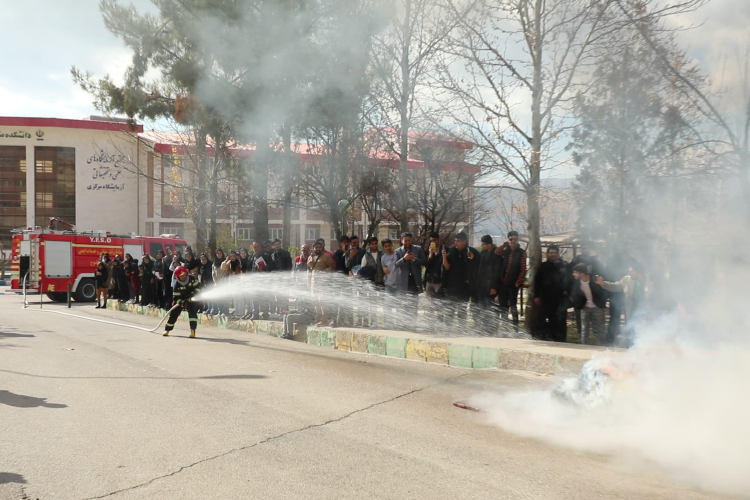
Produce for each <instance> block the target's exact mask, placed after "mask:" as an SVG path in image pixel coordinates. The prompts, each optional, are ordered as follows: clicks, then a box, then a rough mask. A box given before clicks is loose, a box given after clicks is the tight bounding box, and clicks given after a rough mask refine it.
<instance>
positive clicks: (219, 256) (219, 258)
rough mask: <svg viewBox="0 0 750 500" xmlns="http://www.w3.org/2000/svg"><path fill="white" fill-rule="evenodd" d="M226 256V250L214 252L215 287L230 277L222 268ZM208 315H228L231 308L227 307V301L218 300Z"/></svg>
mask: <svg viewBox="0 0 750 500" xmlns="http://www.w3.org/2000/svg"><path fill="white" fill-rule="evenodd" d="M226 258H227V257H226V255H224V250H222V249H221V248H217V249H216V252H214V261H213V270H212V271H213V282H214V286H219V285H221V284H223V283H224V282H225V280H226V279H227V276H229V272H228V271H226V270H225V269H223V268H222V264H223V263H224V261H225V260H226ZM208 314H219V315H227V314H229V306H228V305H227V301H226V299H217V300H216V301H214V302H213V304H212V308H211V310H210V311H209V312H208Z"/></svg>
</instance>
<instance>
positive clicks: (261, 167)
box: [251, 135, 271, 245]
mask: <svg viewBox="0 0 750 500" xmlns="http://www.w3.org/2000/svg"><path fill="white" fill-rule="evenodd" d="M261 137H262V138H261V139H260V140H258V143H257V144H258V148H257V155H256V156H255V161H253V167H252V169H251V172H252V179H251V183H252V186H253V194H254V198H255V200H254V201H255V206H254V207H253V209H254V210H253V226H254V227H255V241H257V242H258V243H260V244H261V245H263V243H265V242H266V240H268V169H269V163H270V161H271V149H270V147H269V145H268V138H269V137H270V136H269V135H263V136H261Z"/></svg>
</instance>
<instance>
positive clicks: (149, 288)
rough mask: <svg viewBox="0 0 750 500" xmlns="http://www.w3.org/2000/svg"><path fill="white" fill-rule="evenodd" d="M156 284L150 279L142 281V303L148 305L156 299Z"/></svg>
mask: <svg viewBox="0 0 750 500" xmlns="http://www.w3.org/2000/svg"><path fill="white" fill-rule="evenodd" d="M154 292H155V285H154V284H153V283H151V282H150V280H149V281H146V280H144V281H143V283H141V305H143V306H147V305H149V304H151V303H152V302H153V301H154Z"/></svg>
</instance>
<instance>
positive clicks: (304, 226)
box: [0, 117, 472, 249]
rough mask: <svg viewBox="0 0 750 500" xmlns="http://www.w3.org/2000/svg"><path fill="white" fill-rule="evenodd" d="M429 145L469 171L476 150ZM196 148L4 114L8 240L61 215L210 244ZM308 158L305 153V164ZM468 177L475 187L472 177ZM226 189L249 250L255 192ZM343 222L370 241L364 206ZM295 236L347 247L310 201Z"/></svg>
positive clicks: (3, 218)
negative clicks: (200, 203)
mask: <svg viewBox="0 0 750 500" xmlns="http://www.w3.org/2000/svg"><path fill="white" fill-rule="evenodd" d="M420 141H421V142H422V144H423V147H422V148H421V149H422V150H425V149H426V148H425V147H424V144H427V145H429V146H430V148H432V149H434V148H435V147H438V146H441V147H443V148H445V147H446V144H447V145H448V149H450V150H452V151H455V153H451V154H452V155H460V157H456V158H450V160H451V161H452V162H454V163H453V165H454V167H455V165H459V166H460V168H465V166H466V164H464V163H463V152H464V151H465V150H466V149H468V148H469V147H470V146H467V145H460V147H458V148H456V147H455V143H451V142H447V143H446V141H442V140H441V141H442V143H444V144H437V143H436V141H435V140H434V139H429V140H428V141H425V138H424V137H415V138H414V144H415V145H416V144H418V143H419V142H420ZM188 142H189V140H186V139H185V138H184V137H179V136H178V134H175V133H163V132H153V131H147V132H144V130H143V127H142V126H140V125H136V126H131V124H129V123H127V122H125V121H124V120H123V121H118V120H111V119H107V118H101V117H90V118H89V119H84V120H66V119H56V118H18V117H0V243H3V244H5V247H6V248H9V244H10V231H11V230H12V229H17V228H27V227H34V226H37V227H41V228H46V227H49V225H50V220H51V219H55V218H59V219H61V220H63V221H65V222H67V223H69V224H72V225H74V226H75V227H76V228H77V229H78V230H82V231H96V230H103V231H109V232H111V233H113V234H122V235H126V234H138V235H143V236H158V235H160V234H177V235H179V236H180V237H182V238H184V239H186V240H187V241H188V242H191V243H194V244H196V248H201V247H202V245H200V244H197V242H196V230H195V226H194V224H193V221H192V218H191V216H190V211H191V201H190V200H189V199H188V198H187V197H186V195H185V193H186V192H187V191H189V190H190V189H192V186H193V185H194V183H195V181H194V179H191V173H190V170H191V169H190V168H187V164H188V162H190V161H191V155H190V151H189V149H190V148H189V146H187V147H186V143H188ZM209 149H210V148H209ZM252 150H253V148H252V147H248V146H238V147H236V148H233V149H231V150H229V151H228V153H227V154H229V155H231V156H232V157H233V158H234V159H242V158H247V157H248V156H249V155H252ZM211 154H213V152H212V151H209V156H210V155H211ZM420 154H421V153H420V152H419V148H417V147H415V148H414V154H413V156H414V158H413V159H410V160H409V169H410V178H413V179H415V180H416V179H419V176H420V173H419V172H420V171H426V166H425V165H426V160H425V158H423V157H422V156H421V155H420ZM308 156H310V155H309V154H307V155H304V154H299V157H300V158H304V157H308ZM308 160H309V159H308ZM441 161H445V158H441ZM372 166H373V168H391V169H393V168H398V161H397V159H395V158H393V157H391V156H387V155H383V154H381V153H380V152H375V153H374V155H373V157H372ZM454 167H449V168H447V170H450V169H452V168H453V169H455V168H454ZM466 181H467V182H468V183H469V184H472V177H471V176H469V177H468V178H467V179H466ZM221 189H222V191H221V193H220V197H221V199H222V203H221V206H220V208H219V214H218V220H217V222H218V225H219V235H218V236H219V240H220V241H231V244H232V245H235V244H236V245H238V246H248V245H249V244H250V243H251V242H252V241H253V240H255V238H256V234H255V230H254V223H253V220H252V212H251V210H249V209H248V207H249V205H250V203H249V202H248V201H247V200H246V190H243V187H242V185H241V183H237V182H233V181H229V180H228V181H227V182H224V183H222V187H221ZM277 191H278V186H276V185H274V183H273V182H271V183H270V184H269V195H268V199H269V206H268V218H269V221H268V222H269V237H270V238H271V239H275V238H282V235H283V231H284V228H283V210H282V206H281V203H279V202H276V201H274V200H279V199H280V198H281V195H280V193H279V192H277ZM300 198H304V196H301V197H300ZM379 219H380V217H379ZM418 219H419V214H410V221H411V223H413V224H414V225H415V227H416V226H417V225H418V223H419V220H418ZM342 222H343V225H344V226H345V227H342V231H343V232H344V233H346V234H357V235H359V236H360V237H362V236H364V235H366V233H367V228H368V224H369V222H370V221H369V220H368V216H367V213H366V212H365V211H364V210H362V209H361V205H358V204H357V202H356V201H355V203H354V205H353V206H352V207H351V208H350V209H349V210H348V211H347V212H346V214H345V218H344V220H343V221H342ZM57 228H61V227H60V226H59V225H58V226H57ZM289 230H290V235H289V236H290V245H291V246H292V247H296V248H299V247H300V246H301V245H302V244H304V243H308V244H311V243H312V242H313V241H314V240H316V239H318V238H323V239H325V240H326V241H327V248H329V249H335V248H336V247H337V243H336V238H335V234H334V230H333V224H332V223H331V221H330V216H329V215H328V214H327V213H326V211H325V210H323V209H321V208H320V207H316V206H314V203H311V202H310V200H306V199H295V208H294V209H293V211H292V220H291V225H290V227H289ZM377 234H378V236H380V238H381V239H382V238H383V237H391V238H392V239H396V237H397V235H398V224H397V223H396V222H395V221H393V220H389V219H388V217H383V218H382V222H381V223H380V225H379V228H378V231H377Z"/></svg>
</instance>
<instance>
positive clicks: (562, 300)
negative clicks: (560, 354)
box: [534, 245, 569, 342]
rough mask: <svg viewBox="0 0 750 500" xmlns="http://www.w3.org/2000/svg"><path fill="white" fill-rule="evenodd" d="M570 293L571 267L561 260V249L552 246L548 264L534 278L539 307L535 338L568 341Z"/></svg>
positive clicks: (549, 249)
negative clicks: (567, 323) (569, 276)
mask: <svg viewBox="0 0 750 500" xmlns="http://www.w3.org/2000/svg"><path fill="white" fill-rule="evenodd" d="M568 289H569V285H568V270H567V264H566V262H565V261H563V260H562V259H560V248H559V247H558V246H556V245H550V246H549V248H547V260H546V261H544V262H543V263H542V264H541V265H540V266H539V269H538V270H537V272H536V276H535V277H534V304H536V305H537V306H539V312H538V315H537V318H538V319H537V325H536V327H535V330H534V336H536V337H538V338H540V339H544V340H552V341H555V342H565V341H566V339H567V327H566V325H565V316H566V314H567V310H568Z"/></svg>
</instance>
